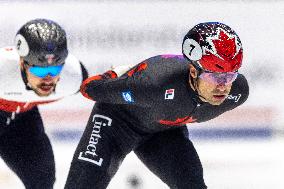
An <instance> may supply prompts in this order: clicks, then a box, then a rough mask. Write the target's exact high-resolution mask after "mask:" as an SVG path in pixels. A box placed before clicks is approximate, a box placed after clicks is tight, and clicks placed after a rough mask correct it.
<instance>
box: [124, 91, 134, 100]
mask: <svg viewBox="0 0 284 189" xmlns="http://www.w3.org/2000/svg"><path fill="white" fill-rule="evenodd" d="M122 97H123V99H124V100H125V101H126V102H128V103H133V102H134V99H133V97H132V94H131V92H130V91H125V92H122Z"/></svg>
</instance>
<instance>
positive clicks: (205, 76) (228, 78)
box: [199, 71, 238, 85]
mask: <svg viewBox="0 0 284 189" xmlns="http://www.w3.org/2000/svg"><path fill="white" fill-rule="evenodd" d="M237 76H238V72H226V73H216V72H207V71H204V72H202V73H201V74H200V76H199V78H200V79H202V80H204V81H207V82H209V83H212V84H215V85H221V84H222V85H229V84H231V83H233V82H234V81H235V80H236V78H237Z"/></svg>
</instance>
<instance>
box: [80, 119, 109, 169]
mask: <svg viewBox="0 0 284 189" xmlns="http://www.w3.org/2000/svg"><path fill="white" fill-rule="evenodd" d="M92 122H93V123H94V126H93V130H92V133H91V137H90V139H89V143H88V145H87V147H86V150H85V151H83V152H80V153H79V157H78V159H80V160H83V161H87V162H90V163H93V164H95V165H97V166H102V163H103V161H104V159H103V158H102V157H100V156H99V154H97V145H98V143H99V141H100V139H101V138H102V137H101V135H100V133H101V127H105V126H111V123H112V119H111V118H109V117H106V116H103V115H100V114H95V115H94V116H93V119H92Z"/></svg>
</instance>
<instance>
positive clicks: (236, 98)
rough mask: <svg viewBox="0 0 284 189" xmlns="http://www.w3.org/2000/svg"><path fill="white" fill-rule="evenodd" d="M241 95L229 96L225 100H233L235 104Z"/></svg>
mask: <svg viewBox="0 0 284 189" xmlns="http://www.w3.org/2000/svg"><path fill="white" fill-rule="evenodd" d="M241 96H242V94H237V95H229V96H228V97H227V99H229V100H234V101H235V102H238V101H239V100H240V98H241Z"/></svg>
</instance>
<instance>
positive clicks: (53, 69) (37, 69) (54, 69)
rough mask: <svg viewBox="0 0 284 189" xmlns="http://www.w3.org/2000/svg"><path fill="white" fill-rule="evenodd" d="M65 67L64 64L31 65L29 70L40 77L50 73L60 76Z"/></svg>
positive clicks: (52, 75) (53, 75)
mask: <svg viewBox="0 0 284 189" xmlns="http://www.w3.org/2000/svg"><path fill="white" fill-rule="evenodd" d="M62 68H63V65H59V66H45V67H42V66H31V67H30V68H29V71H30V72H31V73H32V74H33V75H35V76H37V77H40V78H44V77H46V76H48V75H50V76H51V77H55V76H58V75H59V74H60V72H61V70H62Z"/></svg>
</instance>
